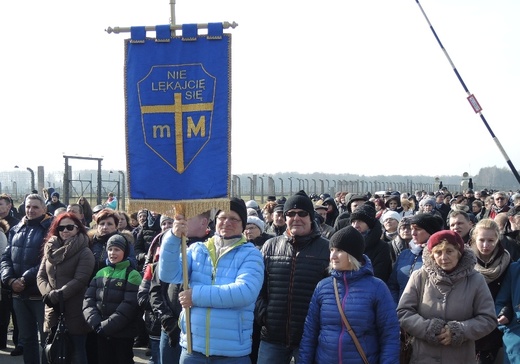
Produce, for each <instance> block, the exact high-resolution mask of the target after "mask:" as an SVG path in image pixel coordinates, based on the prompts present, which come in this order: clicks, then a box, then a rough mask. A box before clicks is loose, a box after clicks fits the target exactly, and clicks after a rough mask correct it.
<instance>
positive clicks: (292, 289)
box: [255, 223, 329, 348]
mask: <svg viewBox="0 0 520 364" xmlns="http://www.w3.org/2000/svg"><path fill="white" fill-rule="evenodd" d="M261 252H262V254H263V256H264V263H265V278H264V284H263V287H262V290H261V291H260V295H259V297H258V300H257V303H256V309H255V319H256V321H257V323H258V324H259V325H261V326H262V330H261V338H262V340H265V341H267V342H270V343H275V344H281V345H284V346H287V347H292V348H295V347H297V346H299V345H300V340H301V338H302V334H303V326H304V323H305V317H306V316H307V311H308V309H309V303H310V300H311V297H312V294H313V293H314V289H315V288H316V285H317V284H318V282H319V281H320V280H322V279H323V278H325V277H326V276H328V271H327V268H328V266H329V241H328V240H327V239H325V238H323V237H322V236H321V231H320V229H319V227H318V226H317V224H316V223H314V224H313V230H312V232H311V234H309V235H307V236H304V237H292V236H289V235H287V232H285V233H284V234H283V235H280V236H277V237H274V238H272V239H269V240H267V241H266V242H265V243H264V245H263V246H262V249H261Z"/></svg>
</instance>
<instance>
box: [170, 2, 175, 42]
mask: <svg viewBox="0 0 520 364" xmlns="http://www.w3.org/2000/svg"><path fill="white" fill-rule="evenodd" d="M170 25H175V0H170ZM171 32H172V37H175V29H172V30H171Z"/></svg>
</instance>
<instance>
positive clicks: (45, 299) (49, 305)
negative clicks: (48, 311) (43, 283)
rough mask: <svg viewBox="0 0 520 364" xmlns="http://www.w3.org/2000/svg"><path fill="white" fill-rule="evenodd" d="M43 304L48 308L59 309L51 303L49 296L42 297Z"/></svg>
mask: <svg viewBox="0 0 520 364" xmlns="http://www.w3.org/2000/svg"><path fill="white" fill-rule="evenodd" d="M43 303H45V304H46V305H47V306H48V307H50V308H59V306H58V305H55V304H54V303H52V301H51V297H50V296H49V294H44V295H43Z"/></svg>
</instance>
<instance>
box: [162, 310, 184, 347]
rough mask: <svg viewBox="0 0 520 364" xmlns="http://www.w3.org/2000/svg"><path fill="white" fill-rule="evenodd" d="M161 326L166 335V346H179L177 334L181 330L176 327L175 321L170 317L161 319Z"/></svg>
mask: <svg viewBox="0 0 520 364" xmlns="http://www.w3.org/2000/svg"><path fill="white" fill-rule="evenodd" d="M161 326H162V327H163V330H164V332H166V333H167V334H168V344H169V345H170V347H172V348H174V347H176V346H177V345H179V334H180V332H181V330H180V329H179V326H178V325H177V319H176V318H174V317H172V316H167V317H163V319H162V320H161Z"/></svg>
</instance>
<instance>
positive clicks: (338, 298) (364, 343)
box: [296, 226, 399, 364]
mask: <svg viewBox="0 0 520 364" xmlns="http://www.w3.org/2000/svg"><path fill="white" fill-rule="evenodd" d="M329 247H330V270H331V276H330V277H327V278H324V279H323V280H321V281H320V282H319V283H318V285H317V286H316V288H315V290H314V294H313V296H312V299H311V303H310V306H309V311H308V314H307V317H306V319H305V326H304V330H303V337H302V340H301V343H300V351H299V358H298V360H297V361H296V362H297V363H300V364H314V363H317V364H320V363H323V364H328V363H346V362H348V363H363V360H362V358H363V356H365V357H366V359H367V362H368V363H398V362H399V322H398V321H397V315H396V312H395V303H394V302H393V300H392V297H391V295H390V291H389V290H388V288H387V287H386V285H385V283H384V282H383V281H382V280H380V279H379V278H376V277H374V272H373V269H372V263H371V262H370V258H368V256H367V255H365V254H363V251H364V249H365V241H364V239H363V236H362V235H361V233H360V232H359V231H357V230H356V229H355V228H354V227H352V226H347V227H345V228H342V229H340V230H338V231H337V232H336V233H335V234H334V235H333V236H332V237H331V239H330V242H329ZM340 308H341V311H340ZM342 313H343V314H344V315H345V316H346V320H345V319H342V316H341V314H342ZM346 321H348V326H350V327H348V326H347V322H346ZM356 340H357V341H359V346H360V347H357V345H356Z"/></svg>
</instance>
